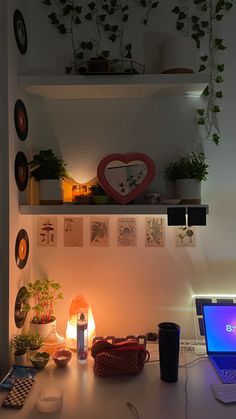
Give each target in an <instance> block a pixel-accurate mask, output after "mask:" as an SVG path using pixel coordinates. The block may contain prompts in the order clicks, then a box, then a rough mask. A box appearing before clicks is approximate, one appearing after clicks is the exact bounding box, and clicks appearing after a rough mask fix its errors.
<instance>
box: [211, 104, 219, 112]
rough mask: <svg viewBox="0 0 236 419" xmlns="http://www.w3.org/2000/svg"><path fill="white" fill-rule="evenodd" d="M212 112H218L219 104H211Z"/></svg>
mask: <svg viewBox="0 0 236 419" xmlns="http://www.w3.org/2000/svg"><path fill="white" fill-rule="evenodd" d="M212 112H214V113H218V112H220V107H219V105H214V106H213V109H212Z"/></svg>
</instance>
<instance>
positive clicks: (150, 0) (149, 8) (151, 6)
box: [138, 0, 159, 26]
mask: <svg viewBox="0 0 236 419" xmlns="http://www.w3.org/2000/svg"><path fill="white" fill-rule="evenodd" d="M138 4H139V5H140V6H141V7H143V8H144V9H145V16H144V18H143V19H142V22H143V24H144V25H145V26H147V25H148V22H149V19H150V16H151V13H152V12H153V10H155V9H156V8H157V6H158V5H159V1H156V0H138Z"/></svg>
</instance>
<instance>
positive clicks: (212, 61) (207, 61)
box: [172, 0, 233, 145]
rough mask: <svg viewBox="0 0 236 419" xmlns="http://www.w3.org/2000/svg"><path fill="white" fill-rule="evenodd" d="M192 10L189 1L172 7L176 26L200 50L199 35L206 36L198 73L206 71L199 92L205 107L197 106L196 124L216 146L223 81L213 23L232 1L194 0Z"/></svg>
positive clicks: (182, 0) (220, 44)
mask: <svg viewBox="0 0 236 419" xmlns="http://www.w3.org/2000/svg"><path fill="white" fill-rule="evenodd" d="M193 4H194V6H193V9H194V13H193V14H192V11H190V6H189V0H180V5H179V6H175V7H174V8H173V10H172V12H173V13H175V14H176V15H177V22H176V29H177V30H178V31H182V32H183V33H184V34H185V35H187V36H189V35H191V37H192V38H193V39H194V41H195V42H196V47H197V48H198V49H199V50H200V49H201V47H202V43H203V42H202V41H203V38H205V37H206V39H207V42H206V45H207V53H206V54H201V53H200V66H199V72H203V71H208V73H209V83H208V86H207V87H206V89H205V90H204V92H203V95H204V97H205V99H206V106H205V108H201V109H197V124H198V125H201V126H204V128H205V136H204V138H203V139H209V140H211V141H213V142H214V143H215V144H216V145H218V144H219V140H220V135H219V127H218V125H217V119H216V114H218V113H219V112H220V104H219V101H220V100H221V99H222V98H223V92H222V89H221V88H220V87H219V85H220V84H221V83H222V82H223V81H224V79H223V72H224V64H222V63H219V62H218V60H217V58H218V53H219V52H222V51H223V50H225V48H226V46H225V45H224V43H223V39H222V38H219V37H218V36H217V35H216V32H217V31H216V27H217V23H218V22H220V21H222V19H223V17H224V15H225V14H226V13H227V12H228V11H229V10H230V9H231V7H232V5H233V4H232V1H225V0H194V1H193Z"/></svg>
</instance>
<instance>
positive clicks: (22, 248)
mask: <svg viewBox="0 0 236 419" xmlns="http://www.w3.org/2000/svg"><path fill="white" fill-rule="evenodd" d="M28 256H29V237H28V234H27V232H26V230H24V229H22V230H20V231H19V233H18V234H17V238H16V243H15V259H16V264H17V266H18V268H19V269H23V268H24V267H25V265H26V262H27V260H28Z"/></svg>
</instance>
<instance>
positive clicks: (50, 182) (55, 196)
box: [38, 179, 63, 205]
mask: <svg viewBox="0 0 236 419" xmlns="http://www.w3.org/2000/svg"><path fill="white" fill-rule="evenodd" d="M38 184H39V185H38V186H39V203H40V204H42V205H53V204H55V205H58V204H62V203H63V180H62V179H42V180H40V181H39V182H38Z"/></svg>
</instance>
